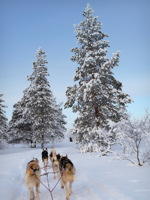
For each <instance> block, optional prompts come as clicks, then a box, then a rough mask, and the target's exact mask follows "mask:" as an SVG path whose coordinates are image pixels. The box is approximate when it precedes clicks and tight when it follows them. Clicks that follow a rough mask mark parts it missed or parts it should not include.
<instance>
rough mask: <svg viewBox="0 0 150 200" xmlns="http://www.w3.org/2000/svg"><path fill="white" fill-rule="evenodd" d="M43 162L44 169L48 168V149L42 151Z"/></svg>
mask: <svg viewBox="0 0 150 200" xmlns="http://www.w3.org/2000/svg"><path fill="white" fill-rule="evenodd" d="M42 161H43V163H44V167H47V165H48V151H47V148H46V149H45V150H44V149H43V151H42Z"/></svg>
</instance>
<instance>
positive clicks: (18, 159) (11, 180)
mask: <svg viewBox="0 0 150 200" xmlns="http://www.w3.org/2000/svg"><path fill="white" fill-rule="evenodd" d="M55 149H56V152H57V153H60V154H63V155H66V154H68V157H69V158H70V159H71V160H72V162H73V163H74V165H75V167H76V171H77V174H76V175H77V181H75V182H74V183H73V194H72V196H71V197H70V200H91V199H94V200H141V199H142V200H149V199H150V173H149V172H150V166H149V165H145V166H143V167H138V166H135V165H131V164H129V163H128V162H127V161H121V160H115V159H114V158H113V155H110V156H107V157H99V154H98V153H92V154H91V153H86V154H81V153H79V152H78V149H77V148H75V147H74V144H73V143H69V142H62V143H58V144H57V145H56V146H55ZM48 150H49V152H50V146H49V148H48ZM33 157H37V158H38V159H39V161H40V166H41V167H42V166H43V163H42V160H41V149H40V148H37V149H30V148H27V147H23V146H19V147H14V148H9V149H5V150H0V160H1V164H0V199H1V200H14V199H15V200H27V199H29V191H28V189H27V188H26V187H25V185H24V175H25V170H26V164H27V163H28V162H29V161H30V160H31V159H32V158H33ZM41 180H42V182H44V183H45V184H46V177H44V176H43V177H42V178H41ZM49 182H50V186H51V188H52V187H53V186H54V185H55V183H56V182H57V180H54V179H53V175H51V174H50V175H49ZM53 198H54V200H60V199H64V200H65V190H62V189H61V188H60V184H58V185H57V187H56V188H55V190H54V191H53ZM40 199H41V200H48V199H51V197H50V194H49V192H48V191H47V190H46V189H45V188H44V187H43V186H42V185H41V186H40Z"/></svg>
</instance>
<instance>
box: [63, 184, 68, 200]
mask: <svg viewBox="0 0 150 200" xmlns="http://www.w3.org/2000/svg"><path fill="white" fill-rule="evenodd" d="M64 186H65V188H66V200H69V188H68V184H67V182H64Z"/></svg>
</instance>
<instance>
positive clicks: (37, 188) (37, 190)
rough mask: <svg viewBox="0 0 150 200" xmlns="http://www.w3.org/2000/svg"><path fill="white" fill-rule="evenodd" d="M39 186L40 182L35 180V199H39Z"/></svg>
mask: <svg viewBox="0 0 150 200" xmlns="http://www.w3.org/2000/svg"><path fill="white" fill-rule="evenodd" d="M39 186H40V183H39V182H36V199H37V200H39Z"/></svg>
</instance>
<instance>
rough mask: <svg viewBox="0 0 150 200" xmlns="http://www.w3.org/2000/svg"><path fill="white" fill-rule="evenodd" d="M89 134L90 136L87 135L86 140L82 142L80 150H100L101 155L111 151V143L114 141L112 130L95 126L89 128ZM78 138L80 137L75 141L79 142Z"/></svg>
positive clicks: (83, 151) (84, 151)
mask: <svg viewBox="0 0 150 200" xmlns="http://www.w3.org/2000/svg"><path fill="white" fill-rule="evenodd" d="M79 134H80V133H79ZM87 134H88V137H85V138H84V140H83V141H82V142H80V152H82V153H86V152H100V155H101V156H103V155H107V153H109V152H111V151H110V149H111V145H112V144H113V143H114V142H113V139H112V134H111V132H110V131H108V130H106V129H104V128H103V129H101V128H97V127H95V128H93V129H90V128H89V129H88V133H87ZM95 138H96V139H95ZM77 139H78V137H77V138H75V140H74V141H75V142H76V143H77V144H78V140H77Z"/></svg>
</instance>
